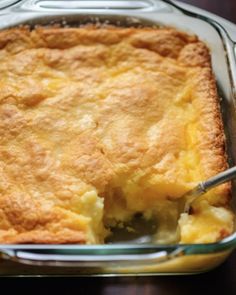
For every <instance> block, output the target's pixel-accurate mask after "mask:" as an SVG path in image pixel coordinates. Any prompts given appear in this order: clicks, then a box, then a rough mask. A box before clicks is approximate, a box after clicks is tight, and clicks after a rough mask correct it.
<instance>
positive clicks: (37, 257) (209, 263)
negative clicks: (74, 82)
mask: <svg viewBox="0 0 236 295" xmlns="http://www.w3.org/2000/svg"><path fill="white" fill-rule="evenodd" d="M63 3H64V2H63V1H58V4H56V5H58V7H56V8H60V6H61V5H63ZM73 3H74V4H73V5H76V4H75V2H73ZM87 3H88V2H86V4H85V5H84V9H85V10H86V9H87V10H89V8H88V7H87V6H86V5H87ZM99 3H100V4H99ZM107 3H109V2H107ZM114 3H115V5H114V4H112V5H114V7H113V10H114V11H112V13H111V10H109V14H108V13H107V12H108V10H107V9H104V7H103V6H104V2H102V3H101V2H97V1H92V2H91V4H93V5H95V4H96V5H102V6H100V7H101V9H100V14H99V13H98V10H99V9H94V10H93V9H92V10H91V15H90V17H89V16H86V15H84V14H83V13H82V12H80V13H77V14H76V15H75V14H73V12H72V11H70V9H69V11H68V13H67V14H66V15H65V14H64V15H58V12H57V11H55V1H53V2H52V1H31V2H30V1H22V2H21V3H20V5H19V4H16V5H14V6H12V7H11V8H8V9H7V10H4V11H3V13H2V15H1V18H2V28H6V27H8V26H15V25H18V24H30V25H34V24H39V23H40V24H48V23H50V22H52V21H54V22H56V23H57V22H60V21H61V19H62V16H63V20H64V22H65V24H66V25H67V24H69V25H78V23H81V22H82V23H87V22H94V21H95V22H96V21H107V20H109V22H110V23H113V24H118V23H122V24H123V25H126V26H127V25H132V26H133V25H140V24H142V25H144V24H145V25H147V24H149V25H153V24H160V25H168V26H170V25H171V26H174V27H177V28H179V29H180V30H182V31H184V30H186V28H185V27H184V26H181V25H180V19H181V21H182V22H183V21H184V22H186V23H188V25H187V27H188V30H187V31H188V32H190V33H191V32H192V33H193V32H194V33H196V34H197V35H198V36H199V37H200V38H201V39H202V40H203V41H204V40H207V44H208V46H209V47H210V48H211V51H212V57H213V66H214V69H215V73H216V74H217V79H218V85H219V88H220V89H221V90H222V94H223V95H222V96H223V100H222V110H226V112H227V113H229V112H232V111H233V103H232V102H233V100H232V99H231V98H232V96H231V95H233V94H232V93H229V92H228V93H226V92H225V91H223V90H225V89H231V90H232V89H234V86H235V85H234V81H235V80H234V60H233V59H234V56H233V42H232V41H231V40H230V39H229V38H228V36H227V34H226V33H225V31H224V30H223V29H222V28H221V27H220V26H219V25H218V24H217V23H215V22H213V23H214V26H215V27H216V28H217V30H218V31H219V32H220V33H221V37H220V35H218V32H217V31H216V30H215V29H214V27H213V23H212V24H209V23H210V20H208V23H207V22H205V21H203V20H196V19H194V18H192V17H187V16H186V15H181V14H180V12H181V10H176V7H175V5H169V4H166V2H159V1H137V2H128V1H125V2H123V1H116V2H114ZM106 5H108V4H106ZM116 5H118V8H119V7H120V6H119V5H123V6H125V8H126V9H127V8H132V10H131V11H129V12H125V11H123V12H122V15H123V16H122V17H121V16H119V14H120V10H119V9H118V8H117V7H116ZM129 5H131V6H129ZM134 5H135V7H134ZM33 9H34V10H38V12H37V13H36V12H33V11H32V10H33ZM50 9H52V12H51V13H49V12H48V10H50ZM20 11H21V14H19V12H20ZM105 12H106V13H105ZM182 12H183V11H182ZM167 16H171V21H170V20H169V19H168V17H167ZM190 20H191V21H190ZM203 28H204V30H203ZM222 41H223V42H222ZM224 45H225V48H224V47H223V46H224ZM224 49H226V50H227V53H228V56H227V57H228V62H229V68H227V63H226V60H223V61H222V63H221V64H218V63H216V62H215V61H216V60H217V59H218V58H219V56H221V55H222V52H224ZM222 57H223V59H224V56H223V55H222ZM222 65H224V67H223V68H222ZM218 70H220V71H219V74H218ZM232 118H233V116H232ZM233 124H234V122H233V121H232V120H231V117H230V118H229V117H227V118H225V126H227V133H228V139H229V140H230V142H229V143H228V147H230V144H233V137H232V136H231V132H232V129H233V126H232V125H233ZM229 152H230V151H229ZM233 159H234V155H233V154H232V155H231V161H232V162H233ZM233 244H234V239H233V236H231V237H228V238H226V239H224V240H222V241H221V242H218V243H215V244H207V245H177V246H176V245H175V246H167V247H165V246H156V245H106V246H86V247H85V246H27V245H22V246H18V245H17V246H3V245H2V247H1V249H2V257H3V258H7V257H8V258H10V259H11V260H14V259H16V260H18V261H21V262H24V263H29V264H30V263H33V264H39V265H41V264H42V265H43V264H47V265H61V266H72V265H73V266H74V267H75V268H73V269H72V270H70V269H69V268H65V269H62V268H59V269H56V268H55V267H52V268H50V269H44V268H42V267H39V268H38V269H37V272H38V273H40V272H41V271H42V273H45V274H46V273H51V274H59V273H61V274H63V272H65V271H66V272H67V271H68V273H69V272H70V273H74V274H82V273H84V274H87V273H92V274H96V273H119V274H122V273H149V274H150V273H158V272H165V273H166V272H172V273H174V272H180V273H184V272H196V271H203V270H206V269H209V268H211V267H214V266H215V265H217V264H218V263H220V262H221V261H222V259H224V258H225V255H226V254H225V252H224V251H226V252H228V251H229V250H230V249H231V247H232V245H233ZM201 249H202V251H201ZM212 249H215V251H213V252H217V253H216V254H213V253H211V254H210V255H208V256H206V254H207V252H212ZM222 251H223V252H222ZM218 252H219V253H218ZM62 253H65V254H64V255H62ZM85 253H86V254H87V255H84V254H85ZM137 254H138V255H137ZM186 254H187V256H186V257H179V256H184V255H186ZM190 254H195V255H194V256H193V255H190ZM174 258H175V259H174ZM165 260H170V261H168V262H166V263H164V262H163V261H165ZM117 261H119V263H116V262H117ZM130 261H132V266H129V265H130ZM158 262H162V263H161V264H158ZM79 266H89V269H88V268H80V267H79ZM6 269H7V268H6V267H5V268H4V267H3V274H10V273H7V272H8V270H7V271H6ZM10 269H11V272H12V271H16V269H17V268H16V267H14V270H13V268H10ZM24 269H26V267H24ZM27 270H28V271H29V272H30V271H31V270H32V269H30V267H29V268H28V269H27ZM11 274H12V273H11ZM64 274H65V273H64Z"/></svg>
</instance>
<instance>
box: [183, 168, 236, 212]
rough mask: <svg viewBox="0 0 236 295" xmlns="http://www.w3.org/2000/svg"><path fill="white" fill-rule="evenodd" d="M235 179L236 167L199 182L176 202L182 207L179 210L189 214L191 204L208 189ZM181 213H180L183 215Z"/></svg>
mask: <svg viewBox="0 0 236 295" xmlns="http://www.w3.org/2000/svg"><path fill="white" fill-rule="evenodd" d="M235 177H236V166H234V167H232V168H230V169H227V170H225V171H223V172H221V173H219V174H217V175H215V176H213V177H211V178H209V179H207V180H205V181H202V182H200V183H199V184H198V185H197V186H196V187H195V188H193V189H192V190H190V191H188V192H187V193H185V194H184V195H183V196H182V197H181V198H179V199H178V200H181V201H180V205H182V206H181V207H182V208H181V209H182V211H183V212H184V213H189V211H190V208H191V204H192V203H193V201H195V200H196V199H197V198H198V197H199V196H201V195H203V194H205V193H206V192H207V191H209V190H210V189H212V188H214V187H216V186H218V185H220V184H222V183H225V182H227V181H230V180H232V179H233V178H235ZM183 212H181V213H183Z"/></svg>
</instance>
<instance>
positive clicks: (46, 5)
mask: <svg viewBox="0 0 236 295" xmlns="http://www.w3.org/2000/svg"><path fill="white" fill-rule="evenodd" d="M20 6H21V8H22V9H27V10H33V11H42V12H49V11H51V12H53V11H54V12H55V11H57V12H59V11H64V12H65V11H73V12H77V11H85V10H86V11H117V10H118V11H119V10H122V11H124V10H126V11H132V10H135V11H137V10H141V11H159V10H163V9H164V10H166V9H167V8H168V6H169V5H168V4H167V3H165V1H162V0H131V1H130V0H113V1H110V0H99V1H98V0H73V1H67V0H23V1H22V2H21V3H20Z"/></svg>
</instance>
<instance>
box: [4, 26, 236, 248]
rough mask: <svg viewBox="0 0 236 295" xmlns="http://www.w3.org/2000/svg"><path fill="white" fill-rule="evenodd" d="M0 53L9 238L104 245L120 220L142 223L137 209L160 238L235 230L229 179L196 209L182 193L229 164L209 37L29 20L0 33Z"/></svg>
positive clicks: (208, 238)
mask: <svg viewBox="0 0 236 295" xmlns="http://www.w3.org/2000/svg"><path fill="white" fill-rule="evenodd" d="M0 57H1V59H0V72H1V76H0V89H1V91H0V138H1V141H0V155H1V157H0V243H2V244H4V243H49V244H57V243H59V244H65V243H69V244H71V243H81V244H98V243H104V241H107V240H109V238H111V237H112V232H114V229H115V228H116V229H117V228H118V229H119V228H122V227H124V226H128V227H129V228H128V231H129V232H130V233H132V232H134V231H138V230H139V225H138V224H137V223H136V225H135V227H133V226H132V220H133V219H135V218H136V216H139V217H140V216H141V220H146V221H147V222H149V221H150V220H155V221H156V226H154V227H153V231H152V235H153V237H154V239H153V240H152V241H154V242H156V243H175V242H180V243H202V242H204V243H205V242H215V241H218V240H220V239H222V238H224V237H225V236H227V235H229V234H230V233H231V232H232V231H233V214H232V212H231V209H230V207H229V201H230V186H229V185H222V186H220V187H219V188H217V189H215V190H212V191H211V192H209V193H208V194H206V195H205V196H202V197H201V198H200V199H199V200H197V201H196V202H195V203H194V204H193V208H192V212H191V214H190V215H186V214H182V215H181V217H180V216H179V211H178V202H177V201H175V200H178V198H179V197H180V196H182V195H183V194H184V193H185V192H187V191H188V190H190V189H191V188H193V187H194V186H195V185H196V184H197V183H198V182H199V181H201V180H202V179H206V178H208V177H210V176H212V175H215V174H217V173H218V172H220V171H222V170H224V169H226V168H227V161H226V160H227V159H226V155H225V150H224V146H225V140H224V132H223V129H222V122H221V115H220V111H219V103H218V97H217V92H216V85H215V80H214V77H213V74H212V70H211V63H210V55H209V50H208V49H207V47H206V46H205V45H204V44H203V43H202V42H201V41H199V40H198V38H197V37H195V36H189V35H187V34H184V33H181V32H178V31H176V30H174V29H167V28H161V29H158V28H121V27H112V26H101V27H95V26H85V27H83V28H43V27H41V28H40V27H39V28H36V29H34V30H32V31H30V30H29V29H27V28H17V29H10V30H3V31H1V32H0ZM173 200H174V201H173ZM179 218H180V219H179ZM140 227H142V226H141V225H140ZM177 229H178V230H177ZM131 236H132V235H131Z"/></svg>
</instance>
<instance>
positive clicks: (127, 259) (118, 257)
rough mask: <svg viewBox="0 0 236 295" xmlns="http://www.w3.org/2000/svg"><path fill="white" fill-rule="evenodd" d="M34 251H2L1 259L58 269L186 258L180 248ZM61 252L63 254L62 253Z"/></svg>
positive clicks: (0, 253) (153, 262) (135, 264)
mask: <svg viewBox="0 0 236 295" xmlns="http://www.w3.org/2000/svg"><path fill="white" fill-rule="evenodd" d="M44 252H45V251H33V250H28V251H27V250H20V249H19V250H17V249H1V250H0V258H2V259H5V260H10V261H13V262H18V263H21V264H26V265H34V266H56V267H109V266H112V267H116V266H118V267H130V266H131V267H137V266H142V265H151V264H155V265H156V264H159V263H162V262H166V261H169V260H172V259H174V258H177V257H180V256H184V255H185V253H184V249H183V248H178V249H175V250H173V251H172V252H169V253H168V251H165V250H162V251H156V252H152V253H142V254H139V253H138V254H102V253H101V254H81V252H80V251H79V250H78V254H70V252H69V253H65V252H64V254H63V252H61V251H55V250H54V251H50V250H49V251H46V253H44ZM60 252H61V253H60Z"/></svg>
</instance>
